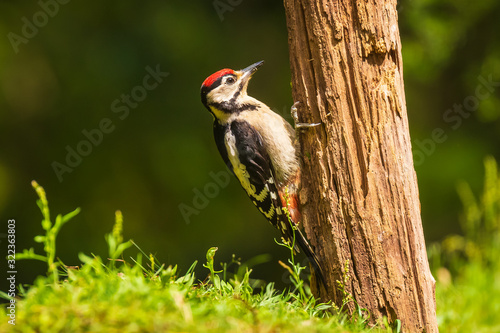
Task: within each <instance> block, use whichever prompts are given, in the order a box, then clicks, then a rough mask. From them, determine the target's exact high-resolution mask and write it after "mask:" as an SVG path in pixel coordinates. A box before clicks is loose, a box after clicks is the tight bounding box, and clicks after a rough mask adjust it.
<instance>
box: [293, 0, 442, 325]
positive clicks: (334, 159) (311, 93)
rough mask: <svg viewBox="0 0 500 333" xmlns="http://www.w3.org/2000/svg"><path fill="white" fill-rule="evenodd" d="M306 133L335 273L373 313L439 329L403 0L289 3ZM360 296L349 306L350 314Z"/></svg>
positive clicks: (311, 217) (319, 236) (314, 195)
mask: <svg viewBox="0 0 500 333" xmlns="http://www.w3.org/2000/svg"><path fill="white" fill-rule="evenodd" d="M284 2H285V9H286V16H287V25H288V38H289V40H288V41H289V49H290V63H291V71H292V83H293V97H294V100H295V101H299V102H301V104H299V108H298V111H299V120H300V121H301V122H321V123H322V125H321V126H318V127H315V128H309V129H306V130H302V131H301V134H300V141H301V151H302V156H304V167H303V173H302V179H303V191H302V192H301V197H300V199H301V205H302V213H303V216H304V226H305V230H306V232H307V235H308V237H309V239H310V240H311V243H312V244H313V246H314V247H315V248H316V251H317V255H318V257H319V258H320V260H321V261H322V262H323V266H324V269H325V271H326V275H327V280H328V285H329V286H328V288H327V290H323V289H322V290H320V291H318V296H320V297H321V298H322V299H323V300H330V299H331V300H333V301H334V302H336V303H337V304H338V303H340V301H341V299H342V293H341V292H340V291H339V290H338V288H337V283H336V281H337V280H341V277H342V273H343V271H344V265H345V263H346V262H348V263H349V265H348V266H349V273H348V274H349V276H350V279H349V282H348V285H347V286H345V287H346V289H347V290H348V291H349V292H350V293H352V295H353V297H354V298H355V300H356V302H357V303H358V305H359V306H360V307H362V308H366V309H368V310H369V312H370V313H371V316H372V320H373V321H375V320H377V318H380V317H382V316H387V317H388V319H389V321H390V322H393V321H395V320H396V319H399V320H401V323H402V327H403V331H405V332H418V331H426V332H436V331H437V323H436V309H435V308H436V305H435V292H434V287H435V286H434V285H435V283H434V279H433V277H432V275H431V272H430V269H429V263H428V260H427V254H426V248H425V241H424V234H423V230H422V222H421V217H420V202H419V197H418V187H417V178H416V174H415V170H414V167H413V157H412V152H411V143H410V134H409V128H408V118H407V113H406V105H405V95H404V85H403V68H402V58H401V41H400V37H399V29H398V20H397V11H396V0H379V1H375V0H366V1H352V0H285V1H284ZM354 309H355V305H354V303H351V304H350V305H349V310H350V311H351V312H352V311H353V310H354Z"/></svg>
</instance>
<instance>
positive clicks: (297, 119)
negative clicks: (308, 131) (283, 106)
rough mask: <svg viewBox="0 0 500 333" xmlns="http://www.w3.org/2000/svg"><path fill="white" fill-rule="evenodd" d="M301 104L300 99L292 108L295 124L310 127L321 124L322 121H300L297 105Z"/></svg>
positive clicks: (296, 126)
mask: <svg viewBox="0 0 500 333" xmlns="http://www.w3.org/2000/svg"><path fill="white" fill-rule="evenodd" d="M298 104H300V101H297V102H295V103H293V105H292V107H291V108H290V113H291V114H292V118H293V122H294V124H295V128H310V127H316V126H318V125H321V123H299V117H298V115H297V105H298Z"/></svg>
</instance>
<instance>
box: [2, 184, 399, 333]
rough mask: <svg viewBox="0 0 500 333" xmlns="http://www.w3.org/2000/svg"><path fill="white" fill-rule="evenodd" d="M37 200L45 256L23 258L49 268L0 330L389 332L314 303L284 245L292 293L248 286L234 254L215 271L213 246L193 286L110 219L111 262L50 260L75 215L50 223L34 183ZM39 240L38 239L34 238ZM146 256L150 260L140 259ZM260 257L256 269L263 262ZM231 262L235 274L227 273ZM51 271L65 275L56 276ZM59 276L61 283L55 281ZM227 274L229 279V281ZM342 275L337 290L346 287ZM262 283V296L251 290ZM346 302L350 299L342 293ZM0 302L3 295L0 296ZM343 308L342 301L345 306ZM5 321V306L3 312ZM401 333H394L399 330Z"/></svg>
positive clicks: (190, 275)
mask: <svg viewBox="0 0 500 333" xmlns="http://www.w3.org/2000/svg"><path fill="white" fill-rule="evenodd" d="M33 184H34V187H35V189H36V191H37V193H38V195H39V197H40V199H39V206H40V209H41V210H42V214H43V216H44V219H43V222H42V225H43V228H44V230H46V235H45V236H43V237H44V238H42V239H41V240H42V241H43V242H45V244H46V248H45V252H46V255H45V256H41V255H35V254H34V251H32V250H31V251H25V252H24V255H23V259H35V260H42V261H44V262H47V263H49V262H51V263H52V265H53V266H51V265H49V269H48V274H47V276H46V277H44V276H40V277H38V278H37V279H36V281H35V283H34V285H33V286H31V287H29V288H28V290H27V291H23V292H22V293H21V294H22V297H23V298H22V299H17V300H16V325H15V326H12V325H10V324H8V323H7V321H2V322H0V331H7V330H9V331H12V332H83V331H85V332H86V331H90V332H167V331H169V332H170V331H174V332H177V331H189V332H250V331H259V332H260V331H265V332H269V331H280V332H297V331H314V332H346V331H349V332H367V331H371V332H377V331H387V332H391V331H392V329H391V328H390V327H389V325H388V324H386V325H385V327H386V328H382V326H381V327H376V328H368V327H367V326H366V320H365V319H364V318H362V317H361V316H359V318H358V317H353V318H350V317H348V316H347V315H346V314H345V313H342V312H341V309H340V310H339V309H336V308H334V307H332V306H331V305H330V304H323V303H319V304H318V303H317V301H316V299H314V297H313V296H312V294H311V292H310V288H309V287H308V286H307V285H306V284H305V282H304V280H303V279H301V277H300V275H301V272H302V271H303V269H304V267H301V266H300V265H298V264H296V263H295V262H294V260H293V245H294V244H293V243H292V244H283V245H284V246H287V247H288V248H289V249H290V251H291V253H292V260H289V264H290V266H288V265H284V264H283V265H284V267H285V268H286V269H287V270H288V271H289V272H290V274H291V281H292V282H293V286H294V287H293V290H285V291H283V292H279V291H278V290H276V289H275V288H274V284H273V283H269V284H267V285H264V284H262V283H261V282H259V281H255V280H251V279H250V273H251V271H252V270H251V269H249V267H250V266H251V265H252V264H247V265H245V264H243V265H242V264H241V262H240V261H239V260H236V259H235V257H234V256H233V260H232V262H231V263H230V264H229V265H227V264H223V265H222V267H223V269H222V270H216V269H215V266H216V264H215V254H216V252H217V247H212V248H210V249H209V250H208V251H207V254H206V263H205V264H204V265H203V266H204V267H205V268H207V269H208V271H209V274H208V277H207V278H206V279H205V280H204V281H199V282H197V281H196V278H195V275H194V268H195V266H196V264H197V263H196V262H194V263H193V264H192V265H191V267H190V268H189V269H188V270H187V272H186V273H184V274H181V273H180V271H179V269H178V268H177V266H168V267H166V266H165V265H158V262H159V260H158V259H157V258H155V257H154V256H153V255H146V253H145V252H144V251H142V250H141V249H140V248H139V247H137V245H135V243H134V242H133V241H131V240H129V241H126V242H124V241H123V234H122V231H123V217H122V214H121V212H120V211H117V212H116V214H115V223H114V226H113V229H112V232H111V233H110V234H108V235H106V237H105V239H106V242H107V244H108V252H109V258H108V259H107V262H106V261H104V260H103V259H101V257H99V256H96V255H92V256H88V255H86V254H84V253H80V254H79V259H80V260H81V262H82V265H81V266H79V267H75V266H66V265H64V264H63V263H62V262H61V261H58V262H57V263H56V262H54V258H56V257H55V255H56V253H55V240H56V236H57V234H58V231H59V230H60V228H61V226H62V225H63V224H64V223H65V222H67V221H68V220H69V219H70V218H71V217H73V216H75V215H76V214H77V213H78V210H76V211H75V212H73V213H70V214H68V215H65V216H64V217H62V216H60V215H59V217H58V218H56V223H54V224H52V223H51V222H50V217H49V208H48V203H47V199H46V196H45V192H44V191H43V188H42V187H40V186H38V185H37V184H36V183H33ZM39 238H40V237H38V238H37V239H39ZM132 245H135V246H136V247H137V248H138V249H139V253H138V254H137V256H136V257H135V258H132V257H130V258H129V259H130V260H125V259H124V256H123V251H125V250H126V249H127V248H130V247H131V246H132ZM143 258H147V260H143ZM265 260H266V257H259V258H257V259H254V260H253V263H254V264H255V263H259V262H262V261H265ZM232 264H236V265H238V266H239V269H238V270H237V271H236V273H234V274H231V273H229V272H228V267H229V266H230V265H232ZM56 268H59V269H60V270H63V273H61V272H59V271H58V270H57V269H56ZM63 275H64V277H65V278H64V280H62V279H61V280H60V279H59V277H60V276H63ZM230 275H232V278H227V277H228V276H230ZM347 279H348V277H347V273H346V275H345V276H344V281H342V283H340V286H342V285H343V284H345V283H346V281H347ZM256 285H259V286H260V290H258V289H256V288H255V286H256ZM344 295H345V302H350V301H352V296H351V295H350V294H348V293H347V292H345V293H344ZM3 296H4V297H6V295H5V294H4V293H3ZM345 304H346V303H345ZM0 316H2V317H4V318H5V317H6V308H5V306H4V307H0ZM397 331H398V330H397Z"/></svg>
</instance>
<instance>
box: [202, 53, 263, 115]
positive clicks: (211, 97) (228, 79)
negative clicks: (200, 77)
mask: <svg viewBox="0 0 500 333" xmlns="http://www.w3.org/2000/svg"><path fill="white" fill-rule="evenodd" d="M263 63H264V61H259V62H256V63H255V64H253V65H250V66H248V67H247V68H244V69H242V70H239V71H235V70H232V69H229V68H225V69H221V70H220V71H217V72H215V73H214V74H212V75H210V76H209V77H207V78H206V79H205V81H203V84H202V85H201V101H202V103H203V105H205V106H206V107H207V109H208V110H209V111H210V112H212V114H214V116H216V117H217V115H216V113H223V114H231V113H234V112H238V111H241V110H242V107H245V104H246V103H247V102H248V101H246V99H247V98H248V96H247V86H248V82H249V81H250V78H251V77H252V75H253V73H255V72H256V71H257V69H258V68H259V67H260V66H262V64H263Z"/></svg>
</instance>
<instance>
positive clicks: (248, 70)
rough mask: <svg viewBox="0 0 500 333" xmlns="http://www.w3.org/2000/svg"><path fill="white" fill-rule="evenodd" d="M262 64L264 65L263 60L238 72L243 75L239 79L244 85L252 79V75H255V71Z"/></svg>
mask: <svg viewBox="0 0 500 333" xmlns="http://www.w3.org/2000/svg"><path fill="white" fill-rule="evenodd" d="M262 64H264V60H262V61H259V62H256V63H255V64H252V65H250V66H248V67H246V68H243V69H242V70H240V72H241V73H243V74H242V76H241V79H242V80H243V83H244V84H245V85H246V84H247V83H248V81H249V80H250V78H251V77H252V75H253V73H255V72H256V71H257V69H259V67H260V66H262Z"/></svg>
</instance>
